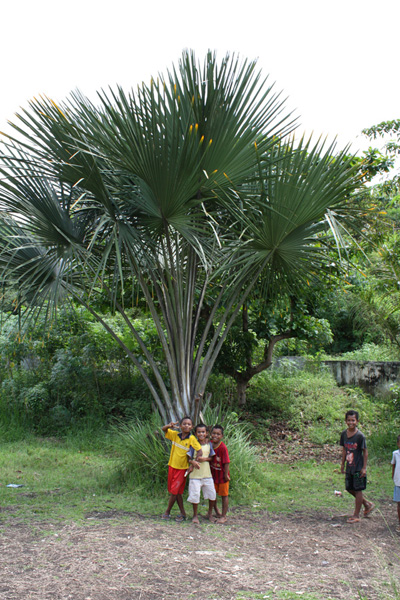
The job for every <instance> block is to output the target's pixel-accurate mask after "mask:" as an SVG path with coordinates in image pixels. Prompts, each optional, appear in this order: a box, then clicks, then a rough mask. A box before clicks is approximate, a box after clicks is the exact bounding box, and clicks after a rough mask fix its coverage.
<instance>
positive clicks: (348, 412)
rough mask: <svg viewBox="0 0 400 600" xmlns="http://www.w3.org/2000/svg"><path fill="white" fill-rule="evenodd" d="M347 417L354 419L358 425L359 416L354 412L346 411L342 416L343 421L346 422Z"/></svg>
mask: <svg viewBox="0 0 400 600" xmlns="http://www.w3.org/2000/svg"><path fill="white" fill-rule="evenodd" d="M347 417H355V418H356V421H357V423H358V421H359V420H360V417H359V414H358V412H357V411H356V410H348V411H347V413H346V414H345V416H344V419H345V421H346V422H347Z"/></svg>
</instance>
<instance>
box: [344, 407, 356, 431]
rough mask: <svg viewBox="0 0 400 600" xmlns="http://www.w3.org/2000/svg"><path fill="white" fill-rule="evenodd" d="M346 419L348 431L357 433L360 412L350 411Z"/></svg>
mask: <svg viewBox="0 0 400 600" xmlns="http://www.w3.org/2000/svg"><path fill="white" fill-rule="evenodd" d="M345 418H346V425H347V429H348V430H349V431H356V429H357V425H358V412H357V411H356V410H348V411H347V413H346V415H345Z"/></svg>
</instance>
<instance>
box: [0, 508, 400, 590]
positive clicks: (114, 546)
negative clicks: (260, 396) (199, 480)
mask: <svg viewBox="0 0 400 600" xmlns="http://www.w3.org/2000/svg"><path fill="white" fill-rule="evenodd" d="M389 512H390V520H389ZM388 522H393V508H392V507H390V506H389V505H388V506H386V507H385V506H381V507H380V509H379V511H378V510H377V511H375V513H374V514H373V515H372V516H371V517H369V518H366V519H363V521H362V522H361V523H359V524H357V525H352V526H350V525H347V524H346V522H345V519H344V517H332V516H330V515H321V514H320V515H306V514H298V513H297V514H293V515H274V514H271V513H264V512H260V513H248V512H247V513H245V512H242V511H233V512H232V513H231V514H230V518H229V522H228V523H227V524H225V525H212V524H209V523H208V522H206V521H203V520H202V522H201V524H200V525H193V524H192V523H191V522H187V523H184V524H178V523H175V522H164V521H161V520H160V518H159V517H153V518H152V517H148V516H146V517H144V516H141V515H130V516H129V517H128V516H127V515H124V516H123V518H122V515H118V514H116V513H112V512H111V513H92V514H91V515H90V516H88V521H87V524H85V525H83V526H81V525H76V524H70V523H68V524H66V525H64V526H63V525H59V524H58V525H54V524H53V525H51V524H48V523H47V524H46V523H41V524H40V528H38V527H37V526H36V528H35V529H34V528H33V527H32V526H29V525H27V524H22V523H18V522H13V521H12V520H9V521H8V522H7V524H6V526H5V527H4V524H3V531H2V535H1V539H0V551H1V557H2V558H1V567H0V598H1V600H21V599H22V598H23V599H27V600H67V599H68V600H69V599H71V600H117V599H118V600H139V599H142V600H163V599H165V600H169V599H171V600H172V599H174V600H189V599H192V598H196V599H199V600H211V599H216V600H217V599H218V600H219V599H224V600H225V599H226V600H237V599H238V598H243V599H244V598H246V599H247V598H248V599H252V598H262V597H263V595H265V596H267V597H268V592H271V591H273V590H275V591H276V590H286V591H289V590H290V591H293V592H297V594H299V597H301V595H302V593H303V594H304V593H306V592H308V593H314V594H316V595H317V597H318V598H321V599H325V598H340V599H342V600H347V599H351V600H354V599H355V598H368V600H370V599H371V600H372V599H377V600H378V599H379V600H381V599H383V598H393V597H395V594H394V592H393V588H392V585H393V582H396V581H397V582H398V581H399V577H400V562H399V549H400V543H399V540H398V538H397V537H396V536H397V534H396V533H395V532H393V531H392V529H391V527H389V526H388Z"/></svg>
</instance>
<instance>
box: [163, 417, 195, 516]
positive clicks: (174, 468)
mask: <svg viewBox="0 0 400 600" xmlns="http://www.w3.org/2000/svg"><path fill="white" fill-rule="evenodd" d="M178 425H180V429H181V431H180V433H179V432H178V431H176V430H175V428H176V427H178ZM192 428H193V423H192V419H191V418H190V417H187V416H186V417H183V419H181V421H180V423H179V422H178V421H177V422H176V423H174V422H172V421H171V423H168V424H167V425H164V427H163V428H162V430H163V432H164V433H165V437H166V439H167V440H170V441H171V442H172V448H171V454H170V457H169V461H168V492H169V500H168V506H167V510H166V511H165V513H164V514H163V515H162V518H163V519H170V518H171V514H170V513H171V509H172V507H173V505H174V504H175V502H177V504H178V506H179V510H180V514H179V515H178V516H177V517H176V519H175V520H176V521H177V522H178V523H181V522H182V521H186V512H185V507H184V506H183V492H184V490H185V484H186V471H187V468H188V466H189V462H188V455H187V452H188V450H189V449H190V447H192V448H194V449H195V450H197V456H196V458H200V457H201V456H202V454H203V452H202V449H201V445H200V444H199V442H198V441H197V440H196V438H195V436H194V435H191V433H190V432H191V430H192ZM193 466H194V467H195V468H197V469H198V468H200V465H199V463H198V462H197V461H193Z"/></svg>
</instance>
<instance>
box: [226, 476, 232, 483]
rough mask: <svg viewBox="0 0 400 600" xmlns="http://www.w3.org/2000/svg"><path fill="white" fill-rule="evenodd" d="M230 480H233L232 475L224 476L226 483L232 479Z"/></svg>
mask: <svg viewBox="0 0 400 600" xmlns="http://www.w3.org/2000/svg"><path fill="white" fill-rule="evenodd" d="M230 480H231V476H230V475H225V476H224V481H225V483H226V482H227V481H230Z"/></svg>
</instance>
